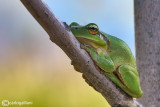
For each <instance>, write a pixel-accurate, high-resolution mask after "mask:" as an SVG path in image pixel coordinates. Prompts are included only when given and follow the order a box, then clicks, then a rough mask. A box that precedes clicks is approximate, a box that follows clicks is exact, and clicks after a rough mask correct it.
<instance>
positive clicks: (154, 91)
mask: <svg viewBox="0 0 160 107" xmlns="http://www.w3.org/2000/svg"><path fill="white" fill-rule="evenodd" d="M134 5H135V31H136V32H135V35H136V57H137V66H138V70H139V71H140V79H141V86H142V90H143V92H144V94H143V96H142V98H140V99H139V101H140V102H141V103H142V104H143V105H144V106H145V107H160V0H135V1H134Z"/></svg>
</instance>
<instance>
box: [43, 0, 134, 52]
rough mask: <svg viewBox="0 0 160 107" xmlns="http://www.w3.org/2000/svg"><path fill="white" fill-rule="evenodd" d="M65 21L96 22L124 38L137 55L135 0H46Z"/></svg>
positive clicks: (111, 32)
mask: <svg viewBox="0 0 160 107" xmlns="http://www.w3.org/2000/svg"><path fill="white" fill-rule="evenodd" d="M46 2H47V4H48V5H49V7H50V8H51V9H52V11H53V12H54V13H55V14H56V15H57V16H58V17H59V18H60V19H61V20H62V21H64V22H67V23H68V24H70V23H71V22H73V21H75V22H78V23H80V24H81V25H86V24H88V23H91V22H93V23H96V24H97V25H98V26H99V28H100V30H102V31H104V32H106V33H108V34H111V35H114V36H116V37H118V38H121V39H122V40H124V41H125V42H126V43H127V44H128V45H129V47H130V48H131V50H132V52H133V54H134V55H135V43H134V41H135V39H134V14H133V13H134V11H133V0H46Z"/></svg>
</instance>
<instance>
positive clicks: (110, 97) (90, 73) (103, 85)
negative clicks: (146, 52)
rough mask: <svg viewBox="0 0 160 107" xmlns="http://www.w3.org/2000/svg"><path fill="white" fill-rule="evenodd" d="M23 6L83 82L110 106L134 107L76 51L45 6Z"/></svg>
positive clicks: (37, 0) (33, 0) (30, 0)
mask: <svg viewBox="0 0 160 107" xmlns="http://www.w3.org/2000/svg"><path fill="white" fill-rule="evenodd" d="M21 2H22V3H23V4H24V6H25V7H26V8H27V9H28V11H29V12H30V13H31V14H32V16H33V17H34V18H35V19H36V20H37V21H38V22H39V24H40V25H41V26H42V27H43V28H44V29H45V31H46V32H47V33H48V35H49V37H50V39H51V41H52V42H54V43H56V44H57V45H58V46H59V47H60V48H61V49H62V50H63V51H64V52H65V53H66V54H67V55H68V57H69V58H70V59H71V60H72V64H73V66H74V67H75V69H76V70H78V71H79V72H81V73H82V74H83V78H84V79H85V81H86V82H87V83H88V84H89V85H90V86H92V87H93V88H94V89H95V90H97V91H98V92H100V93H101V94H102V95H103V96H104V98H105V99H106V100H107V101H108V102H109V104H110V105H112V106H113V107H120V106H121V107H138V106H140V104H139V103H137V102H136V101H135V100H133V99H132V98H131V97H129V96H128V95H127V94H126V93H124V92H123V91H122V90H121V89H119V88H118V87H117V86H115V85H114V84H113V83H112V82H111V81H110V80H109V79H108V78H107V77H106V76H105V75H104V74H103V73H102V71H100V69H99V68H98V67H96V66H95V65H94V63H93V61H92V59H91V58H90V56H89V55H88V53H87V52H86V51H85V50H83V49H81V48H80V44H79V42H78V41H77V39H76V38H75V37H74V36H73V35H72V33H71V32H70V30H69V29H68V28H67V27H66V26H65V24H64V23H63V22H61V21H60V20H59V19H58V18H57V17H56V16H55V15H54V13H52V12H51V10H50V9H49V7H48V6H47V5H46V4H45V3H44V2H42V1H41V0H21Z"/></svg>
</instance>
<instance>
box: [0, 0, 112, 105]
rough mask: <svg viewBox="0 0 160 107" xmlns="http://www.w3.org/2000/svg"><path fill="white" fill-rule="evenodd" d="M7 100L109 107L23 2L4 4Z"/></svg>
mask: <svg viewBox="0 0 160 107" xmlns="http://www.w3.org/2000/svg"><path fill="white" fill-rule="evenodd" d="M3 100H8V101H17V102H23V101H28V102H33V104H32V105H22V107H23V106H24V107H109V105H108V103H107V102H106V100H105V99H104V98H103V97H102V95H100V94H99V93H98V92H96V91H95V90H94V89H93V88H92V87H90V86H88V84H87V83H86V82H85V81H84V79H83V78H82V75H81V74H80V73H79V72H76V71H75V70H74V69H73V67H72V66H71V64H70V59H69V58H68V57H67V56H66V55H65V53H64V52H63V51H62V50H61V49H60V48H59V47H57V46H56V45H55V44H54V43H52V42H51V41H50V40H49V37H48V35H47V34H46V32H45V31H44V30H43V29H42V28H41V27H40V25H39V24H38V23H37V22H36V21H35V19H34V18H33V17H32V16H31V15H30V14H29V12H28V11H27V10H26V9H25V8H24V6H23V5H22V4H21V2H20V1H19V0H0V103H1V102H2V101H3ZM0 106H1V104H0ZM17 106H18V105H11V107H17Z"/></svg>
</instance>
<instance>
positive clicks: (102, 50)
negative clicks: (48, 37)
mask: <svg viewBox="0 0 160 107" xmlns="http://www.w3.org/2000/svg"><path fill="white" fill-rule="evenodd" d="M70 27H71V31H72V33H73V35H74V36H75V37H76V38H77V39H78V40H79V42H80V43H81V44H83V48H84V49H85V50H86V51H87V52H88V53H89V54H90V56H91V57H92V59H93V60H94V62H95V63H96V64H97V65H98V66H99V67H100V68H101V69H102V70H104V71H105V74H106V76H107V77H108V78H110V79H111V80H112V81H113V82H114V83H115V84H116V85H118V86H119V87H120V88H121V89H122V90H124V91H125V92H126V93H127V94H129V95H130V96H132V97H134V98H139V97H141V96H142V94H143V92H142V90H141V87H140V80H139V74H138V72H137V69H136V61H135V58H134V56H133V54H132V52H131V50H130V48H129V47H128V45H127V44H126V43H125V42H124V41H122V40H120V39H118V38H116V37H114V36H111V35H108V34H106V33H104V32H101V31H100V30H99V29H98V26H97V25H96V24H94V23H89V24H88V25H86V26H81V25H79V24H78V23H76V22H73V23H71V24H70Z"/></svg>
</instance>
